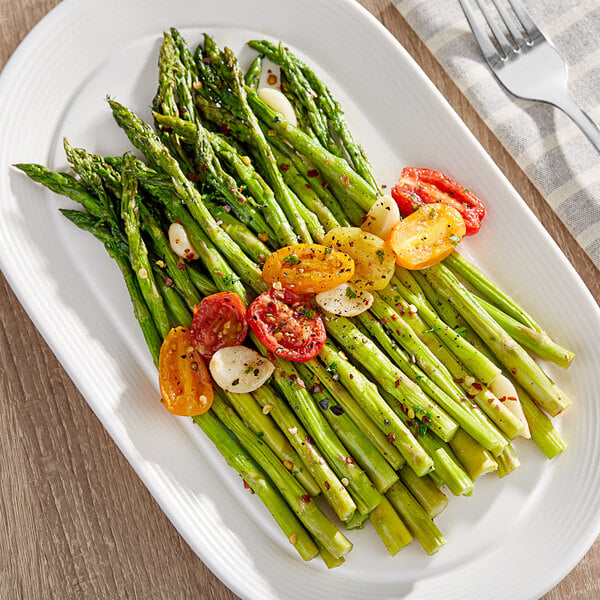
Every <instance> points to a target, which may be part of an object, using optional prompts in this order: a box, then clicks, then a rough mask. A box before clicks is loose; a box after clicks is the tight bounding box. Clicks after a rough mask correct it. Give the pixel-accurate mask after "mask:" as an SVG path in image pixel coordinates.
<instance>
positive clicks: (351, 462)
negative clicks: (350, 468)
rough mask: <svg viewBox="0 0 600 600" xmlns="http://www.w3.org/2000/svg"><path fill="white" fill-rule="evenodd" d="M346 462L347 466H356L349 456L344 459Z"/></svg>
mask: <svg viewBox="0 0 600 600" xmlns="http://www.w3.org/2000/svg"><path fill="white" fill-rule="evenodd" d="M346 462H347V463H348V464H349V465H354V464H356V461H355V460H354V459H353V458H352V457H351V456H348V457H346Z"/></svg>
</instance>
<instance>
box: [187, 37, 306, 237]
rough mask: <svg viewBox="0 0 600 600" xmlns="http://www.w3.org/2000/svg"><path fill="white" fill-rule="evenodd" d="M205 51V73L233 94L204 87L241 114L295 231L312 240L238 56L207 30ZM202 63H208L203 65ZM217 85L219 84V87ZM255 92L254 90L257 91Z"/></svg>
mask: <svg viewBox="0 0 600 600" xmlns="http://www.w3.org/2000/svg"><path fill="white" fill-rule="evenodd" d="M204 52H205V53H206V55H207V57H208V58H209V59H210V68H208V65H207V64H206V63H203V62H202V59H201V58H200V61H198V60H197V64H198V68H199V70H200V71H201V73H206V72H207V71H209V70H210V71H211V74H210V76H211V78H217V79H218V80H219V82H220V83H224V84H225V87H227V89H228V90H229V91H230V94H229V95H226V94H224V93H216V92H217V90H218V91H219V92H220V89H219V88H218V85H217V86H213V87H212V88H209V87H208V86H205V87H203V88H202V90H201V91H203V90H207V91H208V90H209V89H211V90H212V93H215V94H216V97H218V98H220V99H221V100H222V101H223V102H226V103H227V107H228V108H229V109H230V110H232V111H233V114H234V116H236V117H238V118H240V119H241V120H242V121H243V123H245V125H246V127H247V131H248V134H249V135H250V138H251V140H252V143H253V145H254V147H255V149H256V151H257V152H258V154H259V155H260V156H261V158H262V166H263V167H264V168H265V169H266V172H267V176H268V180H269V183H270V185H271V187H272V188H273V191H274V192H275V196H276V198H277V200H278V202H279V204H280V205H281V207H282V208H283V211H284V212H285V214H286V217H287V218H288V220H289V222H290V223H291V224H292V226H293V228H294V231H295V232H296V233H298V235H299V237H300V240H301V241H303V242H307V243H310V242H311V241H312V238H311V236H310V233H309V231H308V229H307V227H306V223H305V222H304V221H303V220H302V219H301V218H300V216H299V215H298V213H297V212H296V211H295V210H294V209H295V205H296V200H295V198H294V197H293V195H292V194H291V192H290V190H289V189H288V187H287V186H286V185H285V183H284V181H283V178H282V177H281V173H280V172H279V169H277V167H276V164H275V161H274V159H273V154H272V152H271V149H270V147H269V144H268V143H267V140H266V139H265V137H264V135H263V133H262V131H261V130H260V126H259V123H258V119H257V118H256V116H255V115H254V113H253V112H252V110H251V108H250V106H249V105H248V101H247V95H246V88H245V86H244V82H243V77H242V74H241V71H240V68H239V65H238V62H237V59H236V58H235V56H234V54H233V53H232V52H231V50H229V48H224V49H223V50H222V51H220V50H219V49H218V48H217V46H216V44H215V43H214V40H213V39H212V38H211V37H210V36H209V35H207V34H205V35H204ZM200 64H202V65H203V66H204V67H203V68H201V66H200ZM215 87H216V88H217V89H216V90H215ZM252 93H253V94H254V92H252Z"/></svg>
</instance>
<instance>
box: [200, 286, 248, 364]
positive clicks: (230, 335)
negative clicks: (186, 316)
mask: <svg viewBox="0 0 600 600" xmlns="http://www.w3.org/2000/svg"><path fill="white" fill-rule="evenodd" d="M247 333H248V322H247V321H246V307H245V306H244V303H243V302H242V301H241V299H240V297H239V296H238V295H237V294H234V293H233V292H220V293H218V294H213V295H212V296H207V297H206V298H204V300H202V302H200V304H198V305H197V306H196V307H194V318H193V320H192V326H191V327H190V336H191V340H192V343H193V344H194V346H195V347H196V349H197V350H198V352H199V353H200V354H201V356H202V357H203V358H206V359H207V360H208V359H211V358H212V356H213V354H214V353H215V352H216V351H217V350H220V349H221V348H225V347H227V346H239V345H240V344H241V343H242V342H243V341H244V339H245V338H246V335H247Z"/></svg>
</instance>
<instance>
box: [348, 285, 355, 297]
mask: <svg viewBox="0 0 600 600" xmlns="http://www.w3.org/2000/svg"><path fill="white" fill-rule="evenodd" d="M346 296H347V297H348V298H356V292H355V291H354V290H353V289H352V288H351V287H347V288H346Z"/></svg>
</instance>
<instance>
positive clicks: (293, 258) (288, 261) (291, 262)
mask: <svg viewBox="0 0 600 600" xmlns="http://www.w3.org/2000/svg"><path fill="white" fill-rule="evenodd" d="M283 262H284V263H286V264H288V265H297V264H298V263H299V262H300V259H299V258H298V257H297V256H296V255H295V254H290V255H289V256H286V257H285V258H284V259H283Z"/></svg>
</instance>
